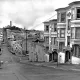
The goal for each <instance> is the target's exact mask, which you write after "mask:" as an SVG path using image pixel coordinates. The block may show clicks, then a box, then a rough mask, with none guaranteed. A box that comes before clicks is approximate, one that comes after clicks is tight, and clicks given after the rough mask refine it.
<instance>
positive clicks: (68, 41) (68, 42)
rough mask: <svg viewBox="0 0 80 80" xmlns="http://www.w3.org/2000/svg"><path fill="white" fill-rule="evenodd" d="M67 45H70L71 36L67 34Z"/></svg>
mask: <svg viewBox="0 0 80 80" xmlns="http://www.w3.org/2000/svg"><path fill="white" fill-rule="evenodd" d="M67 45H68V46H69V45H70V36H67Z"/></svg>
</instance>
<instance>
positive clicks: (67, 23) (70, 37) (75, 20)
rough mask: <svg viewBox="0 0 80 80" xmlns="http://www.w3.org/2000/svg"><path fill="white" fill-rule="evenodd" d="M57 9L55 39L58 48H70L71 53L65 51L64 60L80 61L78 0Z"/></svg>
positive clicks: (79, 8) (75, 62) (79, 3)
mask: <svg viewBox="0 0 80 80" xmlns="http://www.w3.org/2000/svg"><path fill="white" fill-rule="evenodd" d="M56 11H57V35H58V36H57V41H58V46H59V50H60V51H63V50H64V48H65V47H66V48H67V47H68V48H69V47H70V48H72V53H70V52H68V51H67V52H65V62H66V61H70V60H71V63H73V64H79V63H80V1H75V2H72V3H70V4H69V6H68V7H65V8H58V9H56Z"/></svg>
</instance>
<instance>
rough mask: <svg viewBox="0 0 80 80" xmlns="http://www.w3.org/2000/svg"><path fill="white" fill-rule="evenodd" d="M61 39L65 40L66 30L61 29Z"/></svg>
mask: <svg viewBox="0 0 80 80" xmlns="http://www.w3.org/2000/svg"><path fill="white" fill-rule="evenodd" d="M60 37H61V38H64V37H65V29H61V32H60Z"/></svg>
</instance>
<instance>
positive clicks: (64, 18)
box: [61, 12, 66, 22]
mask: <svg viewBox="0 0 80 80" xmlns="http://www.w3.org/2000/svg"><path fill="white" fill-rule="evenodd" d="M65 21H66V12H64V13H61V22H65Z"/></svg>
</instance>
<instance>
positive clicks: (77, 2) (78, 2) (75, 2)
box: [69, 1, 80, 6]
mask: <svg viewBox="0 0 80 80" xmlns="http://www.w3.org/2000/svg"><path fill="white" fill-rule="evenodd" d="M74 4H80V1H74V2H71V3H69V5H70V6H71V5H74Z"/></svg>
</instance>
